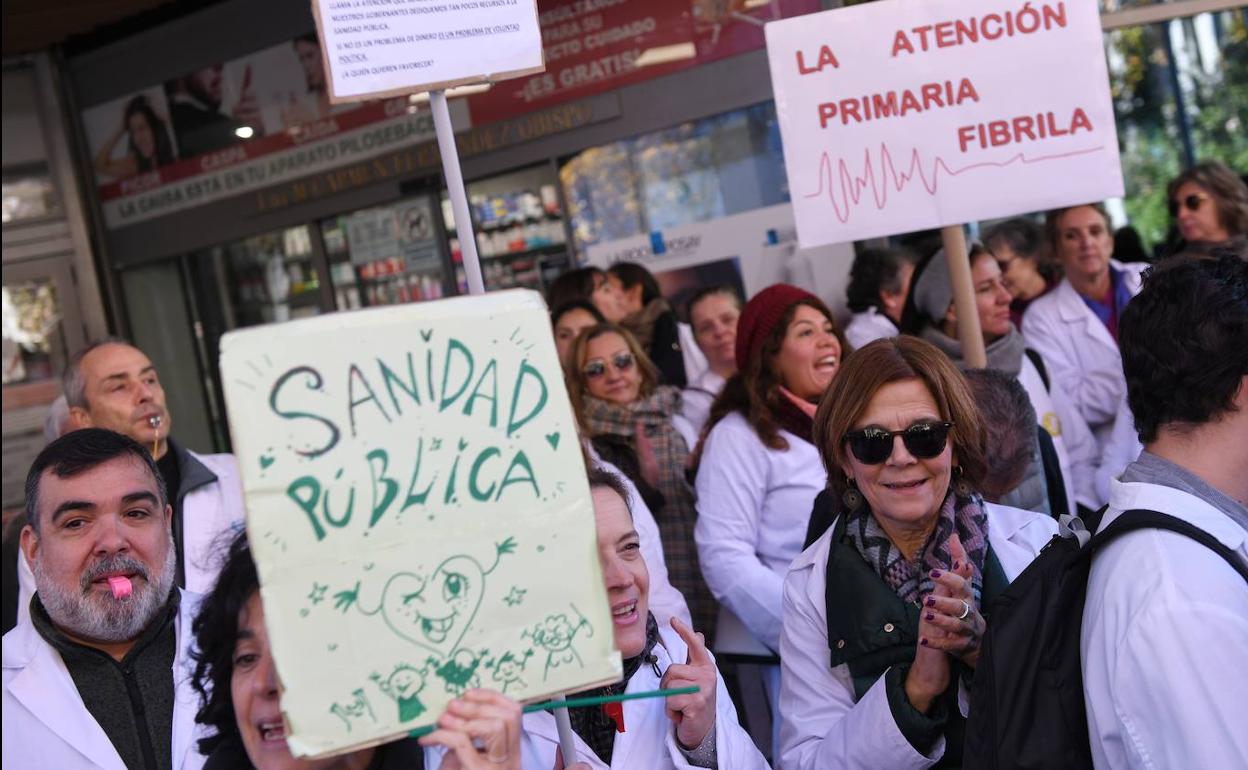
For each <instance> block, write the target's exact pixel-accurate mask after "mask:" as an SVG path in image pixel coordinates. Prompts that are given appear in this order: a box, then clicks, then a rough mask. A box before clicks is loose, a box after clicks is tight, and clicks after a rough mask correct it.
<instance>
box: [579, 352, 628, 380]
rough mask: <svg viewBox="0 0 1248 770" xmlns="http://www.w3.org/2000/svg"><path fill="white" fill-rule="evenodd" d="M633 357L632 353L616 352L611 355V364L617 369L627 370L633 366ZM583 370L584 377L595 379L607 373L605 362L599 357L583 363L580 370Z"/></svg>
mask: <svg viewBox="0 0 1248 770" xmlns="http://www.w3.org/2000/svg"><path fill="white" fill-rule="evenodd" d="M634 360H635V359H634V358H633V354H632V353H616V354H615V355H614V356H612V357H611V365H612V366H614V367H615V368H616V369H617V370H618V371H621V372H627V371H628V370H629V369H632V368H633V363H634ZM582 371H584V372H585V377H586V379H590V380H596V379H598V378H599V377H601V376H602V375H604V374H606V373H607V362H606V361H603V360H602V359H601V358H595V359H594V360H593V361H590V362H589V363H587V364H585V368H584V369H583V370H582Z"/></svg>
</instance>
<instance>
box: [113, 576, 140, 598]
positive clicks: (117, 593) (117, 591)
mask: <svg viewBox="0 0 1248 770" xmlns="http://www.w3.org/2000/svg"><path fill="white" fill-rule="evenodd" d="M108 587H109V590H111V591H112V592H113V598H114V599H125V598H126V597H128V596H129V595H130V593H131V592H132V591H133V590H134V586H132V585H130V578H128V577H125V576H123V575H118V576H116V577H110V578H109V579H108Z"/></svg>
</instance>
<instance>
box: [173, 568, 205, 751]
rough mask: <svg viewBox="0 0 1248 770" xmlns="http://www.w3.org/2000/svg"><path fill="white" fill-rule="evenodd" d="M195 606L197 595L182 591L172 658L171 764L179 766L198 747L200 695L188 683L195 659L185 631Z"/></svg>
mask: <svg viewBox="0 0 1248 770" xmlns="http://www.w3.org/2000/svg"><path fill="white" fill-rule="evenodd" d="M197 607H198V600H197V597H195V596H193V595H191V594H188V593H186V592H185V591H183V592H182V600H181V603H180V605H179V607H178V623H177V626H176V634H175V639H176V640H177V641H176V644H177V645H178V646H177V648H176V650H177V652H176V654H175V657H174V661H173V698H174V700H173V767H174V768H175V770H176V769H177V768H182V767H184V766H185V765H186V760H187V758H188V757H190V756H192V755H194V754H196V753H197V752H198V751H199V747H198V746H195V745H194V743H193V742H194V740H195V739H196V738H197V737H198V736H197V735H196V730H195V713H196V712H197V711H198V710H199V698H198V697H197V696H196V694H195V688H193V687H192V686H191V674H192V672H193V671H194V663H193V661H191V659H190V656H189V655H188V654H187V652H188V650H189V648H190V645H189V644H187V643H186V642H187V640H186V638H185V635H186V634H189V633H190V632H191V618H192V616H193V614H194V612H195V610H196V609H197Z"/></svg>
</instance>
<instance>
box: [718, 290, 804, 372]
mask: <svg viewBox="0 0 1248 770" xmlns="http://www.w3.org/2000/svg"><path fill="white" fill-rule="evenodd" d="M802 300H814V301H815V302H819V298H818V297H816V296H815V295H814V294H811V293H810V292H808V291H806V290H805V289H799V288H797V287H796V286H792V285H790V284H787V283H777V284H774V285H772V286H768V287H767V288H766V289H763V290H762V291H760V292H759V293H758V294H755V295H754V297H753V298H752V299H750V301H749V302H747V303H746V304H745V308H744V309H742V310H741V317H740V318H738V319H737V369H739V370H741V371H745V368H746V366H745V365H746V362H748V361H749V360H750V359H751V358H752V357H754V356H756V355H758V351H760V350H762V348H763V342H764V341H766V339H767V337H768V335H770V334H771V332H772V330H773V329H775V328H776V324H778V323H780V318H781V317H782V316H783V315H784V313H785V311H786V310H788V309H789V308H790V307H792V306H793V305H795V304H797V303H798V302H801V301H802Z"/></svg>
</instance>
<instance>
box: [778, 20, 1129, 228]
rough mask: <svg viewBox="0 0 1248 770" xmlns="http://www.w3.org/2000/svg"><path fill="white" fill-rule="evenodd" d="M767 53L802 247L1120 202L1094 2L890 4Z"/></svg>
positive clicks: (816, 26) (794, 27)
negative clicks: (1112, 199) (1105, 201)
mask: <svg viewBox="0 0 1248 770" xmlns="http://www.w3.org/2000/svg"><path fill="white" fill-rule="evenodd" d="M767 54H768V59H769V61H770V64H771V77H772V83H773V86H774V89H775V95H776V112H777V115H778V116H779V119H780V129H781V136H782V138H783V141H784V157H785V166H786V169H787V171H788V179H789V184H790V187H791V191H792V200H793V208H794V212H795V216H796V220H797V232H798V238H799V240H800V242H801V244H802V246H803V247H807V248H809V247H811V246H816V245H820V244H825V243H839V242H845V241H851V240H860V239H864V238H872V237H877V236H883V235H890V234H894V233H904V232H909V231H913V230H921V229H927V228H933V227H938V226H943V225H961V224H964V223H966V222H971V221H975V220H979V219H991V218H996V217H1005V216H1011V215H1015V214H1021V213H1026V212H1031V211H1037V210H1044V209H1049V208H1055V207H1059V206H1064V205H1071V204H1077V203H1088V202H1091V201H1099V200H1102V199H1104V198H1107V197H1114V196H1120V195H1122V189H1123V187H1122V170H1121V168H1120V166H1119V159H1118V140H1117V135H1116V132H1115V128H1114V113H1113V106H1112V103H1111V101H1110V94H1109V78H1108V73H1107V70H1106V63H1105V52H1104V48H1103V42H1102V33H1101V25H1100V18H1099V16H1098V13H1097V5H1096V3H1091V2H1074V1H1073V0H1043V1H1042V2H1036V3H1031V2H1025V3H1018V4H1008V5H1007V4H1002V3H1000V2H998V1H997V0H923V1H922V2H917V1H916V0H882V1H881V2H875V3H867V4H864V5H858V6H854V7H851V8H843V9H837V10H831V11H825V12H823V13H819V14H812V15H809V16H803V17H801V18H799V19H791V20H785V21H778V22H773V23H771V24H769V25H767Z"/></svg>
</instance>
